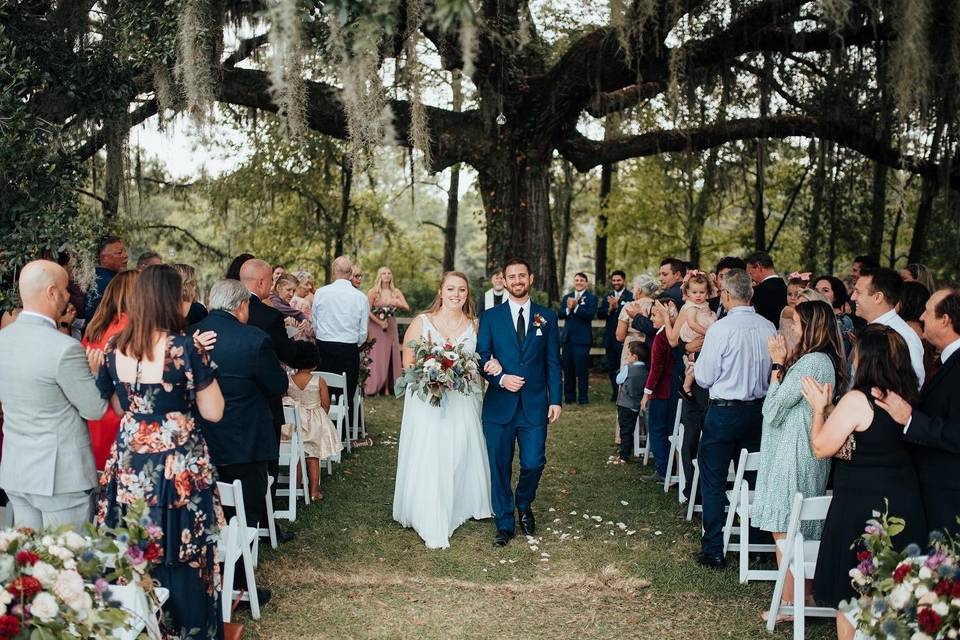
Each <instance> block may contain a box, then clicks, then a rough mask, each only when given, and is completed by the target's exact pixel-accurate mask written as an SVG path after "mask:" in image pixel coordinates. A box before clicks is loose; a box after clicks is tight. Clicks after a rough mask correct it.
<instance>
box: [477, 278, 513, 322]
mask: <svg viewBox="0 0 960 640" xmlns="http://www.w3.org/2000/svg"><path fill="white" fill-rule="evenodd" d="M490 285H491V286H490V288H489V289H487V290H486V291H484V292H483V300H482V301H481V302H482V304H480V305H477V306H478V307H479V308H480V313H483V312H484V311H486V310H487V309H492V308H493V307H495V306H496V305H498V304H502V303H503V301H504V300H506V295H507V290H506V281H504V279H503V269H497V270H496V271H494V272H493V273H492V274H491V275H490Z"/></svg>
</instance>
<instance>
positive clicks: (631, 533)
mask: <svg viewBox="0 0 960 640" xmlns="http://www.w3.org/2000/svg"><path fill="white" fill-rule="evenodd" d="M635 533H636V530H634V529H630V531H627V535H628V536H632V535H633V534H635Z"/></svg>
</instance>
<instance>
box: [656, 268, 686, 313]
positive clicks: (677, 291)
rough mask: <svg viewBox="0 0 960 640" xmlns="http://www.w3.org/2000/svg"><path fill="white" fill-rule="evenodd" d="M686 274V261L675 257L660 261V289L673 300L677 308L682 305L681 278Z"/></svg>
mask: <svg viewBox="0 0 960 640" xmlns="http://www.w3.org/2000/svg"><path fill="white" fill-rule="evenodd" d="M686 275H687V263H686V262H684V261H683V260H679V259H677V258H664V259H663V260H661V261H660V291H662V292H663V295H666V296H667V297H669V298H670V299H671V300H673V304H674V306H676V308H677V309H678V310H679V309H680V308H682V307H683V303H684V300H683V288H682V287H683V279H684V277H686Z"/></svg>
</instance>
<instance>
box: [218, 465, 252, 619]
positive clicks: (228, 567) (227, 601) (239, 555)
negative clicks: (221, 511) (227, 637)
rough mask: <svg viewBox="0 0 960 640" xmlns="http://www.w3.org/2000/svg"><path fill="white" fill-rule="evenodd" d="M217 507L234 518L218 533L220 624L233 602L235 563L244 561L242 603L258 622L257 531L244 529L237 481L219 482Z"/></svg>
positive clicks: (240, 490)
mask: <svg viewBox="0 0 960 640" xmlns="http://www.w3.org/2000/svg"><path fill="white" fill-rule="evenodd" d="M217 489H218V491H219V493H220V503H221V504H222V505H223V506H225V507H233V508H234V509H236V514H235V515H234V516H233V517H231V518H230V522H229V523H228V524H227V528H226V529H224V530H223V531H221V533H220V543H219V551H220V557H221V558H223V596H222V597H221V599H220V601H221V602H220V604H221V611H222V613H223V621H224V622H230V615H231V612H232V611H231V610H232V607H231V605H232V604H233V600H234V598H235V597H236V596H235V595H234V589H233V576H234V572H235V570H236V567H237V561H238V560H242V561H243V572H244V575H245V576H246V579H247V589H246V591H244V592H243V594H242V596H241V599H242V600H247V601H248V602H250V615H251V616H252V617H253V619H254V620H259V619H260V600H259V599H258V598H257V582H256V578H255V577H254V573H253V567H254V564H255V558H256V556H257V548H258V547H259V542H260V536H259V532H258V530H257V528H256V527H249V526H247V514H246V512H245V511H244V509H243V485H241V483H240V481H239V480H234V481H233V484H227V483H226V482H218V483H217Z"/></svg>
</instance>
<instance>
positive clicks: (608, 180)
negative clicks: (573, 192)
mask: <svg viewBox="0 0 960 640" xmlns="http://www.w3.org/2000/svg"><path fill="white" fill-rule="evenodd" d="M615 166H616V165H611V164H605V165H603V166H602V167H600V210H599V213H598V214H597V241H596V247H595V248H594V256H593V275H594V281H595V282H596V284H595V289H594V290H595V291H596V292H597V293H598V294H599V292H600V291H601V290H603V289H604V288H605V287H606V284H607V276H606V274H607V223H608V221H609V220H608V217H607V211H608V209H609V207H610V188H611V185H612V184H613V172H614V171H615V170H616V169H615Z"/></svg>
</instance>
